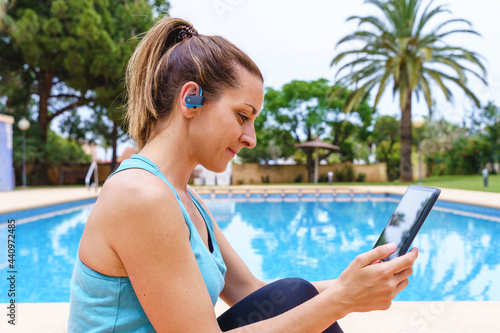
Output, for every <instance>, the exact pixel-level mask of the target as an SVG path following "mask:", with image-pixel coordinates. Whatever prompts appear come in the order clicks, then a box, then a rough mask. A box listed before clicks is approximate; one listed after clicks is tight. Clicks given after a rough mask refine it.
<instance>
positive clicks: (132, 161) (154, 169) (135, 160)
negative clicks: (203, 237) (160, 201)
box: [106, 154, 191, 222]
mask: <svg viewBox="0 0 500 333" xmlns="http://www.w3.org/2000/svg"><path fill="white" fill-rule="evenodd" d="M128 169H142V170H146V171H148V172H150V173H152V174H153V175H155V176H157V177H159V178H160V179H162V180H163V181H164V182H165V183H166V184H167V185H168V186H169V187H170V189H171V190H172V192H174V195H175V198H176V199H177V201H178V203H179V206H180V207H181V211H182V215H184V218H185V219H186V221H189V222H191V217H190V216H189V214H188V212H187V210H186V208H185V207H184V204H183V203H182V200H181V198H180V197H179V194H177V191H176V190H175V188H174V187H173V186H172V184H170V182H169V181H168V180H167V178H165V176H164V175H163V173H162V172H161V171H160V169H159V168H158V166H157V165H156V164H154V163H153V162H152V161H151V160H150V159H148V158H146V157H144V156H142V155H139V154H133V155H132V156H131V157H130V158H129V159H126V160H124V161H123V162H122V163H121V164H120V166H119V167H118V168H117V169H116V170H115V171H114V172H113V173H112V174H111V175H109V177H108V178H107V179H109V178H111V177H112V176H113V175H114V174H116V173H118V172H120V171H124V170H128ZM107 179H106V180H107Z"/></svg>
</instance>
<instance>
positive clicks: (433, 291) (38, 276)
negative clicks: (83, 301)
mask: <svg viewBox="0 0 500 333" xmlns="http://www.w3.org/2000/svg"><path fill="white" fill-rule="evenodd" d="M398 198H399V196H393V195H380V196H371V197H370V196H366V195H358V196H354V197H353V196H351V197H349V196H347V197H338V198H335V199H333V198H325V197H322V198H313V197H304V198H300V199H299V198H297V197H294V196H290V197H287V198H280V197H271V198H264V197H262V196H258V195H257V196H252V198H250V199H247V198H242V197H239V198H227V197H225V198H217V199H213V198H211V197H210V196H208V197H207V198H205V202H206V203H207V205H208V207H209V208H210V210H211V211H212V214H213V215H214V217H215V219H216V220H217V221H218V223H219V225H220V227H221V229H222V230H223V231H224V233H225V235H226V237H227V238H228V239H229V241H230V242H231V244H232V245H233V247H234V248H235V249H236V251H237V252H238V253H239V254H240V255H241V256H242V257H243V259H244V261H245V262H246V263H247V265H248V266H249V267H250V269H251V270H252V271H253V272H254V274H255V275H256V276H257V277H259V278H261V279H263V280H265V281H272V280H274V279H277V278H281V277H287V276H299V277H303V278H305V279H308V280H322V279H331V278H335V277H337V276H338V275H339V274H340V273H341V272H342V271H343V270H344V269H345V268H346V267H347V266H348V264H349V263H350V262H351V261H352V259H354V257H355V256H356V255H358V254H359V253H361V252H365V251H368V250H370V249H371V248H372V247H373V244H374V243H375V241H376V240H377V238H378V236H379V234H380V232H381V231H382V229H383V227H384V226H385V224H386V222H387V220H388V219H389V217H390V215H391V213H392V211H393V210H394V208H395V207H396V205H397V201H398ZM86 203H87V204H86V205H85V206H83V207H78V208H74V207H73V208H72V207H62V208H61V209H63V210H69V211H66V212H65V213H64V214H60V213H61V209H59V210H58V211H56V212H50V211H48V212H43V214H45V216H41V217H40V216H38V217H32V216H31V217H30V216H29V215H25V216H23V217H19V220H18V221H19V222H20V223H19V224H18V225H17V227H16V241H17V253H16V265H17V269H18V277H17V278H18V280H17V290H18V292H19V293H18V294H17V296H18V297H17V299H16V301H18V302H67V301H68V300H69V281H70V279H71V273H72V270H73V264H74V260H75V257H76V252H77V248H78V242H79V240H80V237H81V233H82V231H83V227H84V225H85V221H86V218H87V216H88V214H89V213H90V210H91V207H92V204H91V203H88V202H86ZM38 213H39V212H38ZM31 220H36V221H37V222H36V223H29V221H31ZM23 221H24V222H26V223H22V222H23ZM414 245H415V246H418V247H419V249H420V257H419V259H418V261H417V263H416V264H415V266H414V273H413V276H412V277H411V281H410V285H409V286H408V288H407V289H406V290H405V291H403V292H402V293H401V294H400V295H398V297H397V298H396V300H400V301H402V300H412V301H419V300H496V301H500V259H499V256H498V253H500V211H498V210H492V209H487V208H486V209H485V208H481V207H474V206H467V205H458V204H452V203H447V202H442V201H438V204H437V205H436V207H435V208H434V210H433V211H432V212H431V213H430V214H429V217H428V220H427V221H426V223H425V224H424V226H423V227H422V229H421V231H420V233H419V235H418V237H417V238H416V239H415V242H414ZM5 247H6V225H5V223H4V224H0V248H5ZM6 275H7V262H6V259H5V258H1V259H0V276H1V277H2V278H1V279H0V290H6V287H7V283H8V281H7V280H6V278H4V277H5V276H6ZM7 301H8V298H7V295H6V293H2V294H0V302H2V303H3V302H7Z"/></svg>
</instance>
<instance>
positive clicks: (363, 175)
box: [357, 172, 366, 183]
mask: <svg viewBox="0 0 500 333" xmlns="http://www.w3.org/2000/svg"><path fill="white" fill-rule="evenodd" d="M365 179H366V173H363V172H360V173H358V180H357V181H358V183H363V182H364V181H365Z"/></svg>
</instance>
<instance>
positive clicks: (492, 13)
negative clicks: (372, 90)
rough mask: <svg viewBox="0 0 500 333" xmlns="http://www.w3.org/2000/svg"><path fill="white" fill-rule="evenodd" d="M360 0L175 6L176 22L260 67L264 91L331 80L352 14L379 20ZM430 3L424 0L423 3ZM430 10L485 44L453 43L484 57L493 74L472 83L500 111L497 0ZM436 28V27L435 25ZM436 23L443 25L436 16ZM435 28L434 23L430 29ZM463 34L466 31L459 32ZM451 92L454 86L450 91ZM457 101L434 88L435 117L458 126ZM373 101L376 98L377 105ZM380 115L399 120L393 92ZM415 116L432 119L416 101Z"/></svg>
mask: <svg viewBox="0 0 500 333" xmlns="http://www.w3.org/2000/svg"><path fill="white" fill-rule="evenodd" d="M363 2H364V1H363V0H348V1H345V0H344V1H339V0H308V1H303V0H301V1H298V0H286V1H285V0H188V1H186V0H170V3H171V10H170V15H171V16H172V17H180V18H183V19H187V20H188V21H190V22H191V23H192V24H193V26H194V27H195V28H196V29H197V30H198V32H199V33H201V34H204V35H221V36H223V37H226V38H227V39H228V40H230V41H231V42H233V43H234V44H236V45H237V46H239V47H240V48H241V49H243V50H244V51H245V52H246V53H247V54H248V55H249V56H250V57H251V58H252V59H253V60H254V61H255V62H256V63H257V65H258V66H259V67H260V69H261V70H262V72H263V74H264V79H265V82H264V84H265V86H269V87H273V88H275V89H278V88H280V87H281V86H283V85H284V84H286V83H288V82H290V81H291V80H315V79H318V78H326V79H329V80H332V82H333V80H334V77H335V74H336V69H335V68H332V67H330V62H331V60H332V59H333V58H334V57H335V56H336V54H338V53H339V52H341V51H342V50H346V49H347V48H348V47H347V46H343V45H340V46H339V47H336V44H337V42H338V41H339V40H340V39H341V38H342V37H344V36H345V35H347V34H349V33H351V32H353V31H355V30H356V28H357V22H356V21H350V22H346V19H347V18H348V17H349V16H351V15H361V16H364V15H369V14H375V13H376V12H375V11H374V9H375V10H376V7H374V6H373V5H369V4H364V3H363ZM423 4H424V5H427V4H428V1H427V0H424V1H423ZM433 4H434V5H433V6H436V5H441V4H444V5H448V9H449V10H451V12H452V14H444V15H442V17H441V20H443V19H450V18H463V19H467V20H469V21H470V22H471V23H472V28H473V29H474V30H476V31H477V32H478V33H480V34H481V37H479V36H475V35H470V34H459V35H457V36H458V37H455V38H450V39H448V40H447V41H448V43H449V44H450V45H457V46H463V47H465V48H467V49H469V50H471V51H475V52H478V53H479V54H481V55H482V56H484V58H485V59H484V64H485V66H486V67H487V69H488V74H487V82H488V86H485V85H484V84H483V83H481V81H479V80H474V79H471V80H470V83H469V88H471V90H472V91H473V92H474V93H475V94H476V96H478V98H479V99H480V100H481V102H482V103H487V102H488V101H489V100H493V101H494V102H495V103H496V104H497V105H500V45H499V41H500V38H499V37H498V36H499V35H500V20H498V19H497V16H498V13H500V1H496V0H475V1H470V0H435V1H434V2H433ZM431 22H432V21H431ZM436 22H438V23H440V22H441V21H440V19H439V16H436ZM431 25H432V24H431ZM462 27H463V26H462ZM449 86H450V87H453V84H450V85H449ZM452 91H453V92H454V96H455V98H454V102H453V103H449V102H446V101H445V98H444V96H443V95H442V93H441V92H440V91H439V90H438V89H435V90H434V92H435V94H434V96H435V100H436V115H437V117H438V118H441V117H445V118H446V119H448V120H450V121H453V122H456V123H461V122H462V121H463V118H464V110H465V112H466V113H467V112H470V111H471V109H472V104H471V103H470V102H469V101H468V100H467V99H466V98H465V97H464V95H463V93H461V92H460V91H459V89H456V90H455V89H452ZM372 100H373V99H372ZM378 109H379V112H380V113H381V114H388V115H394V116H397V115H399V113H400V110H399V102H398V100H397V99H393V96H392V90H391V89H389V90H387V92H386V93H385V94H384V97H383V98H382V101H381V103H380V105H379V107H378ZM413 115H414V116H416V115H423V116H426V115H428V109H427V106H426V104H424V99H423V98H421V101H420V102H415V104H414V105H413Z"/></svg>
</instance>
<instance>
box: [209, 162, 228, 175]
mask: <svg viewBox="0 0 500 333" xmlns="http://www.w3.org/2000/svg"><path fill="white" fill-rule="evenodd" d="M228 163H229V162H228ZM203 167H205V169H207V170H208V171H212V172H215V173H223V172H224V171H226V169H227V164H219V165H213V164H212V165H203Z"/></svg>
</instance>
